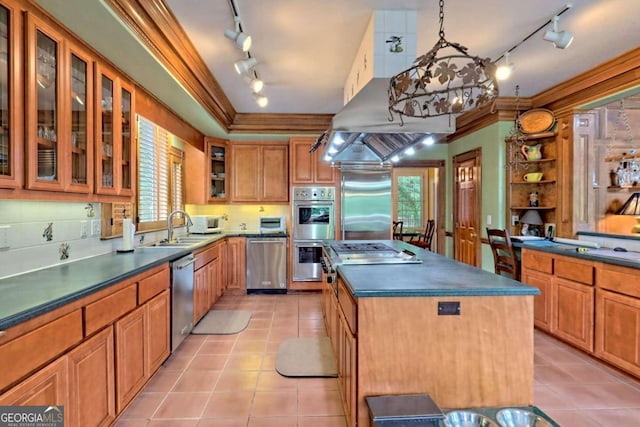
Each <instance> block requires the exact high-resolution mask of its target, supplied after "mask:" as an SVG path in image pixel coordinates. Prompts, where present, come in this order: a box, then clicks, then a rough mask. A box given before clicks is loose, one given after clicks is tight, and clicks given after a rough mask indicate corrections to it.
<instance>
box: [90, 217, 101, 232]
mask: <svg viewBox="0 0 640 427" xmlns="http://www.w3.org/2000/svg"><path fill="white" fill-rule="evenodd" d="M91 235H92V236H99V235H100V220H99V219H94V220H93V221H91Z"/></svg>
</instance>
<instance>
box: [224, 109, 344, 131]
mask: <svg viewBox="0 0 640 427" xmlns="http://www.w3.org/2000/svg"><path fill="white" fill-rule="evenodd" d="M332 117H333V114H262V113H251V114H245V113H238V114H236V116H235V118H234V120H233V123H232V124H231V125H230V126H229V133H312V134H316V135H319V134H321V133H322V132H324V131H326V130H327V129H329V127H330V126H331V119H332Z"/></svg>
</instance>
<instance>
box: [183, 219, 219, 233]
mask: <svg viewBox="0 0 640 427" xmlns="http://www.w3.org/2000/svg"><path fill="white" fill-rule="evenodd" d="M191 222H193V225H192V226H191V227H190V229H189V231H190V232H191V233H197V234H213V233H222V230H223V229H224V217H223V216H222V215H193V216H192V217H191Z"/></svg>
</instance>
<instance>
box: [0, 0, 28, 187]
mask: <svg viewBox="0 0 640 427" xmlns="http://www.w3.org/2000/svg"><path fill="white" fill-rule="evenodd" d="M11 5H12V3H9V2H6V3H5V2H0V187H4V188H15V187H19V186H21V185H22V138H18V136H19V132H15V131H14V129H16V128H17V126H18V123H17V120H18V117H19V115H18V111H20V108H21V107H20V106H21V104H19V103H18V100H19V99H23V98H24V97H23V96H21V95H22V92H21V85H20V84H19V82H20V80H19V78H20V75H21V73H19V72H18V69H17V67H18V59H19V57H18V56H17V55H19V51H20V49H19V48H18V41H19V34H20V32H19V30H20V29H19V26H18V24H17V22H18V20H19V19H20V13H19V12H18V11H16V10H15V9H13V8H12V7H11Z"/></svg>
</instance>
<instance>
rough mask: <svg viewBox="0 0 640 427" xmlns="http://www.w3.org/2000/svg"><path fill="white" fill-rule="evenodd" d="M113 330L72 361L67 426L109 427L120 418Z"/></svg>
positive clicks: (78, 350) (91, 341)
mask: <svg viewBox="0 0 640 427" xmlns="http://www.w3.org/2000/svg"><path fill="white" fill-rule="evenodd" d="M113 351H114V345H113V327H112V326H109V327H107V328H104V329H103V330H102V331H100V332H98V333H97V334H96V335H94V336H93V337H91V338H89V339H88V340H86V341H85V342H83V343H82V344H80V345H79V346H78V347H76V348H75V349H74V350H72V351H71V352H70V353H69V354H68V355H67V358H68V360H69V405H68V406H66V407H65V412H66V415H65V416H66V419H67V423H68V424H67V425H69V426H74V427H83V426H109V425H111V422H112V421H113V420H114V419H115V417H116V405H115V377H114V369H115V365H114V353H113Z"/></svg>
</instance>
